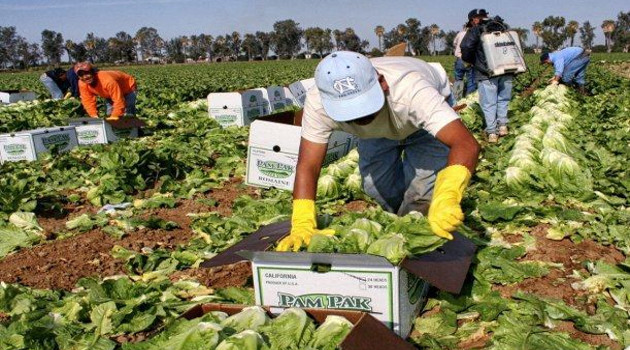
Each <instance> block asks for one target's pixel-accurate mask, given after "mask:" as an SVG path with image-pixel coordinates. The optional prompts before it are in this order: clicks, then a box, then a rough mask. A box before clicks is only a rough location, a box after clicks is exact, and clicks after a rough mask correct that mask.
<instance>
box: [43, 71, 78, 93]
mask: <svg viewBox="0 0 630 350" xmlns="http://www.w3.org/2000/svg"><path fill="white" fill-rule="evenodd" d="M39 81H41V82H42V84H44V86H45V87H46V89H47V90H48V92H50V95H51V97H52V99H53V100H60V99H62V98H64V97H65V98H68V97H70V96H74V97H78V96H79V94H78V90H76V86H77V84H78V77H77V75H76V74H74V70H73V69H72V68H70V69H69V70H68V71H65V70H63V69H61V68H55V69H52V70H49V71H47V72H45V73H43V74H42V75H41V76H40V77H39ZM73 87H74V89H73ZM64 95H65V96H64Z"/></svg>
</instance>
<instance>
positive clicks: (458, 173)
mask: <svg viewBox="0 0 630 350" xmlns="http://www.w3.org/2000/svg"><path fill="white" fill-rule="evenodd" d="M470 177H471V174H470V171H469V170H468V168H466V167H465V166H463V165H451V166H448V167H446V168H444V169H442V170H441V171H440V172H439V173H438V175H437V178H436V179H435V187H434V188H433V199H432V201H431V206H430V207H429V217H428V220H429V224H430V225H431V230H432V231H433V233H435V234H436V235H438V236H440V237H442V238H446V239H449V240H450V239H453V235H451V232H453V231H455V230H456V229H457V226H459V225H460V224H461V223H462V222H463V221H464V213H463V212H462V208H461V207H460V205H459V203H460V202H461V200H462V197H463V195H464V190H465V189H466V186H468V182H469V181H470Z"/></svg>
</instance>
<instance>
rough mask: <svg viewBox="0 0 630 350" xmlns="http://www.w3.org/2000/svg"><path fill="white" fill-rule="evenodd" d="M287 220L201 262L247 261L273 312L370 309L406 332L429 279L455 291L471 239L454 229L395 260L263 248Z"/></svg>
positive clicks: (283, 231)
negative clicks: (431, 247) (440, 241)
mask: <svg viewBox="0 0 630 350" xmlns="http://www.w3.org/2000/svg"><path fill="white" fill-rule="evenodd" d="M290 229H291V227H290V222H283V223H278V224H273V225H269V226H266V227H263V228H262V229H260V230H258V231H257V232H255V233H253V234H251V235H249V236H248V237H247V238H245V239H244V240H243V241H241V242H240V243H238V244H236V245H234V246H232V247H230V248H229V249H227V250H225V251H224V252H222V253H221V254H219V255H217V256H216V257H214V258H212V259H210V260H208V261H206V262H204V263H202V264H201V266H202V267H207V268H211V267H216V266H224V265H230V264H234V263H237V262H240V261H242V260H243V258H245V259H247V260H249V261H251V264H252V273H253V277H254V293H255V296H256V303H257V304H259V305H266V306H268V307H269V308H270V310H271V311H272V312H278V311H280V310H282V309H283V308H285V307H291V306H295V307H306V308H315V307H321V308H325V309H346V310H347V309H350V310H353V311H364V312H368V313H370V314H371V315H372V316H373V317H374V318H376V319H377V320H379V321H381V322H382V323H383V324H385V325H386V326H387V327H389V328H390V329H392V330H393V331H394V332H395V333H396V334H398V335H400V336H401V337H403V338H404V337H406V336H407V335H408V334H409V332H410V331H411V329H412V327H413V321H414V319H415V317H416V316H417V314H418V312H419V311H420V309H421V308H422V306H423V305H424V302H425V301H426V293H427V290H428V287H429V284H430V285H433V286H435V287H437V288H438V289H440V290H443V291H447V292H450V293H459V292H460V291H461V288H462V286H463V284H464V280H465V279H466V275H467V273H468V269H469V267H470V264H471V261H472V257H473V255H474V252H475V245H474V244H473V243H472V242H471V241H470V240H468V239H467V238H465V237H464V236H462V235H460V234H458V233H455V234H454V237H455V239H453V240H452V241H449V242H447V243H446V244H445V245H443V246H442V247H440V248H438V249H437V250H435V251H433V252H431V253H428V254H424V255H422V256H419V257H416V258H413V259H411V258H407V259H405V260H403V261H402V262H401V263H400V264H399V265H397V266H394V265H392V264H391V263H389V262H388V261H387V260H386V259H385V258H382V257H379V256H374V255H369V254H321V253H306V252H300V253H288V252H287V253H285V252H270V251H266V250H267V249H269V248H270V247H272V246H273V245H274V244H275V243H276V242H277V241H279V240H280V239H282V238H283V237H284V236H285V235H287V234H288V232H290Z"/></svg>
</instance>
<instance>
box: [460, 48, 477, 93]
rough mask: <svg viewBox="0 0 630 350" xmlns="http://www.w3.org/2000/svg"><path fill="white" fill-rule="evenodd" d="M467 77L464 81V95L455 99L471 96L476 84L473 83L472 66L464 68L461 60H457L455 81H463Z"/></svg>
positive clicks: (473, 72) (473, 71) (473, 73)
mask: <svg viewBox="0 0 630 350" xmlns="http://www.w3.org/2000/svg"><path fill="white" fill-rule="evenodd" d="M466 75H468V79H467V80H466V94H464V95H463V96H457V98H461V97H464V96H465V95H468V94H471V93H473V92H475V90H477V82H476V81H475V70H474V69H473V67H472V66H470V67H468V68H466V66H465V65H464V61H462V59H461V58H458V59H457V60H456V61H455V81H456V82H457V81H464V79H465V78H466Z"/></svg>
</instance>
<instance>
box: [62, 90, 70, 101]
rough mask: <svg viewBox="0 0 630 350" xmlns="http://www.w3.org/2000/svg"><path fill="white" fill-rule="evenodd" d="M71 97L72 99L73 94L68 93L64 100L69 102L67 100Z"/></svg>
mask: <svg viewBox="0 0 630 350" xmlns="http://www.w3.org/2000/svg"><path fill="white" fill-rule="evenodd" d="M70 97H72V93H71V92H70V91H68V92H67V93H66V95H65V96H64V97H63V99H64V100H67V99H69V98H70Z"/></svg>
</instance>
